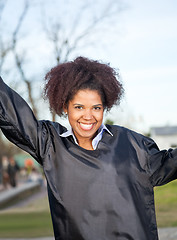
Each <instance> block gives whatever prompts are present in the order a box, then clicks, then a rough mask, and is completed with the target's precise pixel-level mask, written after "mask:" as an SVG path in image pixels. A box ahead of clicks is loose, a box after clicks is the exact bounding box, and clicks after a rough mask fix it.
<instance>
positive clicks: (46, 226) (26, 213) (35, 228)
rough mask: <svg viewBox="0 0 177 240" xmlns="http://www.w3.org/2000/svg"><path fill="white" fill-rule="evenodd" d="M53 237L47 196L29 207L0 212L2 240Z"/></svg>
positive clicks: (0, 235)
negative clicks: (8, 239) (4, 239)
mask: <svg viewBox="0 0 177 240" xmlns="http://www.w3.org/2000/svg"><path fill="white" fill-rule="evenodd" d="M43 236H45V237H47V236H53V227H52V221H51V216H50V213H49V205H48V200H47V196H46V197H44V198H43V199H38V200H35V201H34V202H32V203H30V204H29V205H28V206H25V207H21V208H13V209H9V210H5V211H0V238H12V237H13V238H19V239H20V238H24V237H25V238H30V237H43Z"/></svg>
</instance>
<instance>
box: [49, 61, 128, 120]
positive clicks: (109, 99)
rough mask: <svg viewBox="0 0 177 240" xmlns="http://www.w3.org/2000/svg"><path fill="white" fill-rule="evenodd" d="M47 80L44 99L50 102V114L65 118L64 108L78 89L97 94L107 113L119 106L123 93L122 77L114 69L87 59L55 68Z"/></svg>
mask: <svg viewBox="0 0 177 240" xmlns="http://www.w3.org/2000/svg"><path fill="white" fill-rule="evenodd" d="M117 78H118V79H117ZM45 81H46V83H45V87H44V96H45V98H46V99H48V100H49V104H50V109H51V111H53V112H55V113H56V114H58V115H59V116H62V115H64V108H65V107H67V106H68V102H69V101H70V100H72V98H73V97H74V95H75V94H76V92H77V91H78V90H81V89H82V90H83V89H90V90H96V91H98V93H99V94H100V96H101V99H102V102H103V106H104V109H106V110H110V109H111V107H112V106H113V105H115V104H119V102H120V99H121V97H122V95H123V92H124V89H123V86H122V84H121V82H120V81H119V74H118V73H117V72H116V71H115V70H114V69H113V68H111V67H110V66H109V65H108V64H103V63H100V62H98V61H94V60H90V59H87V58H84V57H77V58H76V59H75V60H74V61H70V62H66V63H62V64H59V65H57V66H56V67H54V68H52V69H51V70H50V71H49V72H48V73H47V74H46V76H45Z"/></svg>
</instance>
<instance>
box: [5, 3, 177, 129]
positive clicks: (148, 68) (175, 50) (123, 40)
mask: <svg viewBox="0 0 177 240" xmlns="http://www.w3.org/2000/svg"><path fill="white" fill-rule="evenodd" d="M22 2H23V1H22V0H18V1H12V0H9V1H8V5H7V7H8V8H7V10H6V12H5V14H6V17H7V18H8V17H9V16H13V17H10V18H9V20H8V21H9V24H13V23H14V22H15V21H16V20H17V17H18V11H15V12H14V8H15V7H16V10H19V11H20V6H22ZM36 2H38V1H36ZM96 2H97V1H96ZM123 2H124V3H126V6H127V7H126V9H125V10H124V11H122V12H121V13H120V15H119V18H118V21H117V22H116V23H114V26H113V28H112V29H113V30H112V31H110V32H109V34H106V33H105V36H104V41H103V42H102V43H101V44H100V47H98V46H97V48H96V49H94V48H84V49H80V50H79V51H78V52H77V54H79V55H85V56H87V57H90V58H93V59H102V60H103V61H105V62H110V64H111V66H113V67H115V68H119V69H120V73H121V76H122V81H123V84H124V87H125V98H124V100H123V101H122V104H121V105H120V107H119V108H113V110H112V111H111V113H110V114H109V115H108V116H107V117H108V118H112V119H113V120H114V122H115V123H116V124H120V125H125V126H127V127H130V128H133V129H135V130H138V131H142V132H143V131H144V132H147V131H148V130H149V128H150V127H153V126H164V125H177V110H176V104H175V103H176V102H177V94H176V92H177V44H176V43H177V1H176V0H143V1H142V0H126V1H123ZM56 9H57V8H56ZM56 9H53V10H52V9H51V10H50V12H51V16H52V14H53V16H54V14H55V15H57V10H56ZM54 10H55V11H54ZM48 11H49V9H48ZM52 11H54V12H52ZM12 13H13V15H12ZM34 13H35V9H33V16H32V15H31V16H30V15H29V16H28V18H26V20H25V21H26V25H28V28H26V33H25V30H24V36H26V34H27V32H29V31H30V35H31V39H33V43H32V41H31V43H30V44H32V45H30V44H29V47H31V46H32V49H33V51H31V52H30V54H31V56H33V54H34V52H36V53H37V54H36V55H35V57H34V62H36V64H35V67H36V69H33V70H35V71H37V69H40V68H41V67H42V66H41V61H40V59H41V58H43V57H44V58H45V57H48V58H49V59H50V57H49V56H50V54H51V52H50V51H51V50H50V47H49V46H48V44H47V43H46V42H45V41H44V40H43V36H42V35H40V34H36V33H38V31H39V28H38V24H37V21H39V18H38V16H36V15H34ZM57 16H58V15H57ZM58 17H59V16H58ZM34 19H35V21H34ZM34 26H35V27H34ZM115 28H116V31H115V32H114V29H115ZM110 33H111V34H110ZM34 39H35V41H34ZM93 39H94V37H93ZM96 41H98V40H96ZM22 45H23V42H22ZM103 48H104V49H103ZM29 56H30V55H29Z"/></svg>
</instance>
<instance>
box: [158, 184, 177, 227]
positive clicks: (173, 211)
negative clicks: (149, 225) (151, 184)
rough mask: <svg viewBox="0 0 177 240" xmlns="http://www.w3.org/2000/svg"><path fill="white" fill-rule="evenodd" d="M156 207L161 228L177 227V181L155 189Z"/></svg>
mask: <svg viewBox="0 0 177 240" xmlns="http://www.w3.org/2000/svg"><path fill="white" fill-rule="evenodd" d="M155 205H156V215H157V223H158V226H159V227H174V226H175V227H176V226H177V180H175V181H173V182H171V183H168V184H166V185H164V186H161V187H157V188H155Z"/></svg>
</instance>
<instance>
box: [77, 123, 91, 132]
mask: <svg viewBox="0 0 177 240" xmlns="http://www.w3.org/2000/svg"><path fill="white" fill-rule="evenodd" d="M79 125H80V128H81V129H82V130H84V131H90V130H92V128H93V126H94V125H95V123H81V122H80V123H79Z"/></svg>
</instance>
